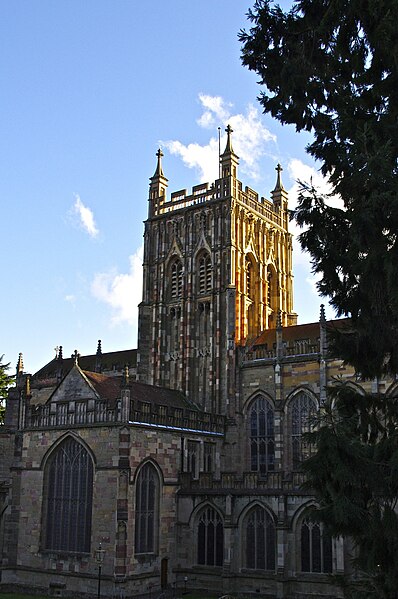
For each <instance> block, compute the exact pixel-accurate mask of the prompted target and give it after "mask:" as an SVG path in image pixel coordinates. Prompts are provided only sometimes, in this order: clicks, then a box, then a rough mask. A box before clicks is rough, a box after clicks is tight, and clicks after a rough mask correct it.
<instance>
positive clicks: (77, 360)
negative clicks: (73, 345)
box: [71, 349, 80, 366]
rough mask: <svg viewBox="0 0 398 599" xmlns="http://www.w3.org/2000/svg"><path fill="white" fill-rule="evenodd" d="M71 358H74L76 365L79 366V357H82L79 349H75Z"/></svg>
mask: <svg viewBox="0 0 398 599" xmlns="http://www.w3.org/2000/svg"><path fill="white" fill-rule="evenodd" d="M71 358H72V359H73V360H74V362H75V364H76V366H78V365H79V358H80V354H79V352H78V351H77V349H75V351H74V352H73V354H72V356H71Z"/></svg>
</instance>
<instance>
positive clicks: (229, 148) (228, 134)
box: [224, 125, 234, 154]
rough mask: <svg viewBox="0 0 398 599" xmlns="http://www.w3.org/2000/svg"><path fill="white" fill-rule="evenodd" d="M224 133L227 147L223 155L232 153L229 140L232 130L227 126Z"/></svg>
mask: <svg viewBox="0 0 398 599" xmlns="http://www.w3.org/2000/svg"><path fill="white" fill-rule="evenodd" d="M225 132H226V134H227V145H226V146H225V150H224V154H225V153H227V152H232V153H233V151H234V150H233V148H232V140H231V133H233V129H232V127H231V125H227V128H226V129H225Z"/></svg>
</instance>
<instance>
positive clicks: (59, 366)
mask: <svg viewBox="0 0 398 599" xmlns="http://www.w3.org/2000/svg"><path fill="white" fill-rule="evenodd" d="M57 362H58V364H57V372H56V374H57V381H58V382H60V381H61V380H62V375H63V356H62V345H60V346H58V353H57Z"/></svg>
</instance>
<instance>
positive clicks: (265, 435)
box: [249, 396, 275, 474]
mask: <svg viewBox="0 0 398 599" xmlns="http://www.w3.org/2000/svg"><path fill="white" fill-rule="evenodd" d="M249 423H250V425H249V426H250V461H251V464H250V466H251V470H252V471H254V472H259V473H260V474H266V473H267V472H268V471H269V470H274V465H275V441H274V411H273V409H272V406H271V403H270V402H269V401H268V400H267V399H265V397H261V396H258V397H257V398H256V399H255V400H254V402H253V403H252V405H251V408H250V412H249Z"/></svg>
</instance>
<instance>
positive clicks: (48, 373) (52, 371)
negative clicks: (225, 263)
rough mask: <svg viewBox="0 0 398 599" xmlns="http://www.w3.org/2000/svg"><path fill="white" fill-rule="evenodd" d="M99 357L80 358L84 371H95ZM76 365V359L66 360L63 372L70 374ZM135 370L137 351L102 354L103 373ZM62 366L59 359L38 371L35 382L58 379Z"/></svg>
mask: <svg viewBox="0 0 398 599" xmlns="http://www.w3.org/2000/svg"><path fill="white" fill-rule="evenodd" d="M96 361H97V355H96V354H91V355H88V356H80V357H79V366H80V368H81V369H82V370H87V371H90V372H94V371H95V365H96ZM73 364H74V358H64V359H63V360H62V370H63V372H64V373H66V372H69V371H70V369H71V368H72V366H73ZM126 365H127V366H129V367H130V368H134V367H135V366H136V365H137V350H136V349H124V350H121V351H113V352H105V353H102V354H101V368H102V371H107V372H111V371H116V372H122V371H123V369H124V367H125V366H126ZM59 366H60V361H59V360H58V359H57V358H54V359H53V360H51V362H48V364H46V365H45V366H43V368H41V369H40V370H38V371H37V372H36V373H35V374H34V375H33V379H34V380H39V379H56V378H57V371H58V368H59Z"/></svg>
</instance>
